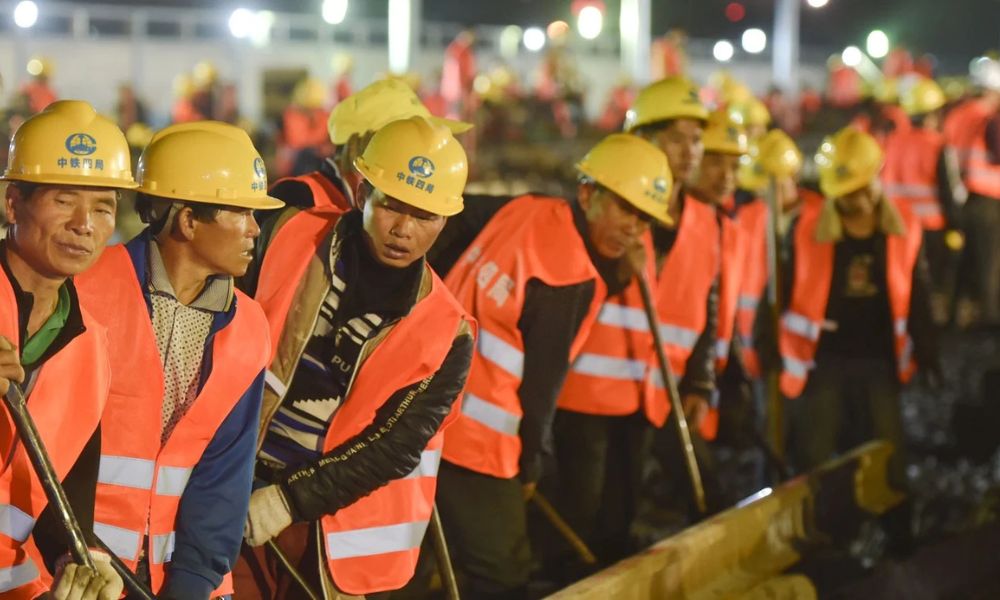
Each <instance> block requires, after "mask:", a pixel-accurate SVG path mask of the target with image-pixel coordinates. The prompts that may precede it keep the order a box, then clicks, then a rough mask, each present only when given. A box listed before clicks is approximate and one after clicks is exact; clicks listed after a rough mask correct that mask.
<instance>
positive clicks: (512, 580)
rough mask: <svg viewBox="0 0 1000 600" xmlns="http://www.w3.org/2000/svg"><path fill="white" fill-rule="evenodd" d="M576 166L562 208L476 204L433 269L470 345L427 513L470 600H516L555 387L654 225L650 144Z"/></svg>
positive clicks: (655, 158)
mask: <svg viewBox="0 0 1000 600" xmlns="http://www.w3.org/2000/svg"><path fill="white" fill-rule="evenodd" d="M577 169H578V171H579V173H580V182H579V185H578V187H577V197H576V199H575V200H574V201H571V202H570V201H566V200H563V199H560V198H553V197H547V196H536V195H532V194H529V195H524V196H518V197H514V198H509V197H500V198H489V199H486V198H482V199H480V198H477V199H476V200H477V201H476V203H475V205H471V204H470V211H471V212H470V213H469V214H467V215H466V214H463V215H462V217H461V218H460V219H458V220H455V221H454V222H453V223H450V224H449V228H450V231H449V232H448V233H449V239H450V240H451V243H454V244H458V245H459V246H461V247H463V248H464V247H465V246H466V245H468V247H467V248H465V249H464V252H461V253H460V254H459V257H458V259H457V261H454V263H453V265H447V264H445V265H444V266H443V267H442V270H444V271H448V274H447V276H446V278H445V281H446V282H447V284H448V287H449V288H450V289H451V290H452V291H453V292H454V293H455V295H456V297H457V298H458V300H459V301H460V302H461V303H462V305H463V306H465V307H466V308H467V309H468V310H469V311H470V312H471V313H472V315H473V316H474V317H476V319H477V320H478V321H479V325H480V332H479V335H480V337H479V343H478V346H477V348H476V353H475V356H474V358H473V365H472V372H471V374H470V377H469V384H468V387H467V389H466V392H465V395H464V397H463V399H462V409H461V411H462V413H461V417H460V418H458V419H457V420H456V422H455V424H454V425H452V426H451V427H450V428H449V429H448V430H447V431H446V432H445V446H444V460H443V461H442V463H441V470H440V481H441V488H440V490H439V493H438V506H439V507H440V510H441V519H442V522H443V524H444V529H445V531H446V532H447V535H448V542H449V547H450V550H451V558H452V561H453V562H454V564H455V566H456V570H457V571H458V572H459V573H460V574H462V575H463V576H464V580H463V581H464V585H463V587H462V594H463V595H464V596H468V597H470V598H483V599H491V598H520V597H524V595H525V593H526V589H525V588H526V586H527V583H528V575H529V571H530V568H531V551H530V548H529V541H528V537H527V531H526V523H525V505H524V502H525V500H526V499H527V498H529V497H530V496H531V495H532V494H533V493H534V490H535V488H536V485H537V482H538V480H539V477H540V476H541V474H542V457H543V455H544V454H546V453H547V451H548V445H549V443H550V442H549V439H550V436H551V432H550V427H551V423H552V417H553V413H554V411H555V407H556V399H557V397H558V395H559V390H560V387H561V386H562V383H563V380H564V378H565V377H566V374H567V372H568V371H569V369H570V365H571V364H572V363H573V361H574V359H576V358H577V357H578V356H579V354H580V352H581V348H582V347H583V344H584V342H585V341H586V340H587V336H588V334H589V333H590V332H591V331H592V329H593V327H594V325H595V321H596V320H597V318H598V314H599V313H600V310H601V306H602V304H604V302H605V300H606V299H607V297H608V294H609V293H610V294H619V293H621V292H622V291H623V290H624V289H625V288H626V287H627V286H628V284H629V282H630V279H631V273H627V274H625V275H624V276H623V275H622V270H621V269H623V268H627V266H628V262H627V256H626V255H627V253H628V252H629V250H631V249H633V247H635V246H637V245H638V244H639V243H640V239H641V236H642V235H643V233H644V232H645V231H646V230H647V228H648V224H649V222H650V221H652V220H654V219H662V220H664V221H666V220H667V218H668V217H667V212H666V207H667V199H668V196H669V191H670V185H669V183H670V179H669V177H670V175H669V171H668V167H667V164H666V160H665V158H664V157H663V155H662V153H661V152H660V151H659V150H657V149H656V147H655V146H653V145H652V144H649V143H648V142H644V141H642V140H640V139H638V138H636V137H634V136H627V135H624V134H612V135H611V136H608V137H606V138H605V139H604V140H602V141H601V142H599V143H598V144H597V145H596V146H595V147H594V148H592V149H591V150H590V152H589V153H588V154H587V155H586V156H585V157H584V158H583V160H582V161H581V162H580V163H579V164H578V165H577ZM470 237H471V244H466V242H467V241H470V240H469V238H470ZM639 250H640V251H641V247H640V248H639ZM448 256H451V257H454V256H455V254H450V255H449V254H448V253H445V252H440V251H439V252H438V253H437V258H438V259H441V261H443V262H445V263H446V262H448V259H447V257H448ZM634 399H635V400H637V398H634ZM625 410H626V411H629V408H625ZM637 410H638V406H635V407H632V410H631V411H629V412H636V411H637Z"/></svg>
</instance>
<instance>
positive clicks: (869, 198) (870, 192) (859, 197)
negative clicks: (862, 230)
mask: <svg viewBox="0 0 1000 600" xmlns="http://www.w3.org/2000/svg"><path fill="white" fill-rule="evenodd" d="M878 199H879V197H878V188H877V184H876V183H875V182H872V183H869V184H868V185H866V186H865V187H863V188H861V189H859V190H855V191H853V192H851V193H850V194H844V195H843V196H841V197H839V198H837V200H836V203H837V210H838V211H839V212H840V214H842V215H844V216H845V217H863V216H870V215H874V214H875V209H876V208H877V207H878Z"/></svg>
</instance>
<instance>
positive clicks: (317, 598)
mask: <svg viewBox="0 0 1000 600" xmlns="http://www.w3.org/2000/svg"><path fill="white" fill-rule="evenodd" d="M267 547H268V549H269V550H270V551H271V552H273V553H274V556H275V557H276V558H277V559H278V562H280V563H281V566H282V567H284V568H285V570H286V571H288V574H289V575H291V576H292V579H294V580H295V583H297V584H299V587H300V588H302V591H303V592H305V593H306V596H308V597H309V600H323V596H322V595H320V594H317V593H316V591H315V590H314V589H312V586H311V585H309V582H308V581H306V579H305V577H303V576H302V573H300V572H299V570H298V569H296V568H295V565H293V564H292V561H290V560H289V559H288V556H287V555H286V554H285V552H284V551H283V550H282V549H281V548H279V547H278V544H277V542H275V541H274V540H273V539H270V540H267Z"/></svg>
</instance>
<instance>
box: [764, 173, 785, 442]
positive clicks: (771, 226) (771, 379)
mask: <svg viewBox="0 0 1000 600" xmlns="http://www.w3.org/2000/svg"><path fill="white" fill-rule="evenodd" d="M767 210H768V213H769V215H768V219H767V268H768V270H769V271H770V275H771V276H770V277H768V279H767V299H768V303H769V304H770V309H771V323H772V325H773V327H774V330H773V331H772V332H771V335H773V336H774V338H773V339H774V341H775V342H776V343H780V340H781V303H782V298H781V289H782V281H781V277H782V273H781V263H782V261H781V257H780V249H781V231H780V227H779V225H778V224H779V222H780V219H781V202H780V200H779V199H778V193H777V185H775V181H774V177H771V178H770V181H769V183H768V188H767ZM766 378H767V379H766V380H767V429H768V438H769V439H770V440H771V448H772V449H773V450H774V453H775V455H776V456H777V457H778V458H779V459H782V460H783V459H784V457H785V435H784V433H785V429H784V427H785V423H784V404H783V401H782V398H781V365H780V364H779V365H776V366H775V368H772V369H770V370H769V371H768V373H767V374H766Z"/></svg>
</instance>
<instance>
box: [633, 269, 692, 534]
mask: <svg viewBox="0 0 1000 600" xmlns="http://www.w3.org/2000/svg"><path fill="white" fill-rule="evenodd" d="M635 279H636V281H637V282H638V284H639V291H640V292H641V293H642V305H643V308H645V309H646V319H647V321H648V322H649V330H650V331H651V332H652V334H653V345H654V346H656V360H657V362H658V363H659V368H660V377H661V378H662V379H663V386H664V387H665V388H666V390H667V396H668V397H669V398H670V406H671V409H672V410H673V412H674V417H675V421H676V423H677V434H678V435H679V436H680V438H681V448H682V449H683V450H684V459H685V463H686V464H687V469H688V476H690V477H691V489H692V491H693V492H694V501H695V504H696V505H697V506H698V511H699V512H700V513H701V514H705V513H706V512H708V506H707V504H706V503H705V487H704V486H703V485H702V482H701V471H700V470H699V469H698V459H697V457H696V456H695V454H694V444H692V443H691V431H690V430H689V429H688V422H687V417H686V416H684V405H683V404H682V403H681V395H680V392H678V391H677V381H676V380H675V379H674V374H673V373H672V372H671V371H670V362H669V361H668V360H667V355H666V354H665V353H664V352H663V340H662V339H661V338H660V328H659V323H658V320H657V318H656V310H655V308H654V307H653V297H652V295H651V294H650V293H649V283H647V282H646V275H645V274H644V273H643V272H642V270H641V269H638V270H637V271H636V276H635Z"/></svg>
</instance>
